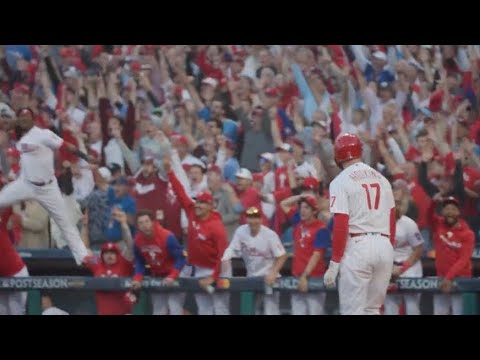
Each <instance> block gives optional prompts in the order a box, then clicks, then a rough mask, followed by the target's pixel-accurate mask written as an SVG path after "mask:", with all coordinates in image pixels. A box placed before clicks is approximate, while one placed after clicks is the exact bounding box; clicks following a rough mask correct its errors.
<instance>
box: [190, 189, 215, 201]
mask: <svg viewBox="0 0 480 360" xmlns="http://www.w3.org/2000/svg"><path fill="white" fill-rule="evenodd" d="M194 200H195V201H200V202H204V203H207V204H213V196H212V194H211V193H210V192H208V191H202V192H201V193H199V194H198V195H197V196H195V197H194Z"/></svg>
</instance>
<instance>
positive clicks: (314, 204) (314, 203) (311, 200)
mask: <svg viewBox="0 0 480 360" xmlns="http://www.w3.org/2000/svg"><path fill="white" fill-rule="evenodd" d="M302 201H305V202H306V203H307V204H308V205H309V206H310V207H311V208H312V209H313V210H318V202H317V200H316V199H315V198H314V197H313V196H310V195H307V196H303V197H302V199H301V200H300V202H302Z"/></svg>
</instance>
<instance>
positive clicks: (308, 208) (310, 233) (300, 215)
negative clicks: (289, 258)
mask: <svg viewBox="0 0 480 360" xmlns="http://www.w3.org/2000/svg"><path fill="white" fill-rule="evenodd" d="M294 204H298V206H295V205H294ZM282 209H283V211H284V212H286V213H287V214H288V218H289V220H290V222H291V223H292V224H293V225H294V228H293V263H292V275H293V276H295V277H296V278H298V279H299V284H298V290H299V291H300V292H298V293H293V294H292V297H291V303H292V315H323V314H324V313H325V310H324V304H325V297H326V294H325V293H308V279H309V278H311V277H313V278H319V277H321V276H323V274H324V273H325V262H324V259H323V258H324V256H325V249H326V248H327V247H328V246H329V244H330V232H329V231H328V229H327V227H326V226H325V224H324V223H323V222H322V221H321V220H318V219H317V217H316V216H317V215H318V210H319V208H318V201H317V199H316V198H315V197H314V196H312V195H303V194H302V195H298V196H292V197H290V198H288V199H286V200H284V201H283V202H282Z"/></svg>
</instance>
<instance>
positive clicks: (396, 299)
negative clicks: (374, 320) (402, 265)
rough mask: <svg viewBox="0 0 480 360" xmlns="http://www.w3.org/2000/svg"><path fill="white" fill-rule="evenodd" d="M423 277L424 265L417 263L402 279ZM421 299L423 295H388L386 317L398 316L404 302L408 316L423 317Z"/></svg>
mask: <svg viewBox="0 0 480 360" xmlns="http://www.w3.org/2000/svg"><path fill="white" fill-rule="evenodd" d="M422 276H423V270H422V263H421V262H420V261H417V262H416V263H415V264H414V265H413V266H412V267H411V268H410V269H408V270H407V271H405V272H404V273H403V274H402V275H401V276H400V277H406V278H414V277H422ZM420 297H421V294H387V298H386V299H385V315H398V313H399V308H400V304H401V303H402V301H403V302H404V303H405V312H406V314H407V315H421V314H420Z"/></svg>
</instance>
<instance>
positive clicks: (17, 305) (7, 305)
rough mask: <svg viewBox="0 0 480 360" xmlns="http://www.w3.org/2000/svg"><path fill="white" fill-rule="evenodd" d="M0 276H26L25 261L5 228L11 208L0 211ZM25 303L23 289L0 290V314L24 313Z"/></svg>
mask: <svg viewBox="0 0 480 360" xmlns="http://www.w3.org/2000/svg"><path fill="white" fill-rule="evenodd" d="M0 214H1V215H0V254H1V258H0V277H27V276H28V270H27V267H26V266H25V263H24V262H23V260H22V259H21V258H20V256H19V255H18V253H17V251H16V250H15V248H14V246H13V242H12V239H11V238H10V236H9V234H8V230H7V223H8V220H9V219H10V216H12V214H13V212H12V208H5V209H2V210H1V211H0ZM26 303H27V292H25V291H2V292H0V315H24V314H25V305H26Z"/></svg>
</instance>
